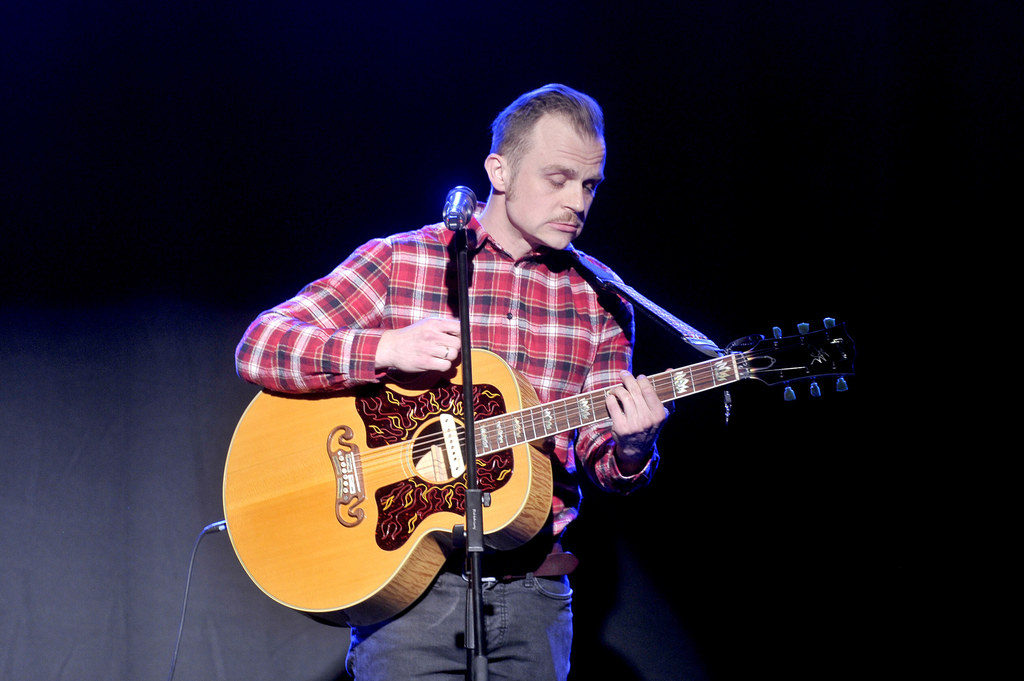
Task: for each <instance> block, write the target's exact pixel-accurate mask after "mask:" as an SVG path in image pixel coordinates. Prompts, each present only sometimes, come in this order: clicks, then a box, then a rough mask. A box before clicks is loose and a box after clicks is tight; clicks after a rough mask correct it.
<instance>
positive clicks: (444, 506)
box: [356, 384, 514, 551]
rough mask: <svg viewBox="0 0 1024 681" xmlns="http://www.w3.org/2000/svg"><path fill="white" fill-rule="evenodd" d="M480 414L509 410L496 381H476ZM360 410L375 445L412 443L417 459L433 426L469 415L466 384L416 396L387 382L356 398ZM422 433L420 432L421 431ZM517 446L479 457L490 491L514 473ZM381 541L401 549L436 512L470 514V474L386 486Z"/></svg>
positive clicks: (381, 493) (480, 477)
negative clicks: (444, 418) (465, 402)
mask: <svg viewBox="0 0 1024 681" xmlns="http://www.w3.org/2000/svg"><path fill="white" fill-rule="evenodd" d="M473 403H474V405H475V410H474V412H473V413H474V418H475V419H484V418H487V417H490V416H498V415H501V414H504V413H505V400H504V398H503V397H502V395H501V392H500V391H499V390H498V389H497V388H495V387H493V386H491V385H474V386H473ZM356 410H357V412H358V413H359V416H360V418H361V419H362V420H363V423H364V425H365V429H366V444H367V446H368V447H370V448H379V447H385V446H388V445H393V444H396V443H399V442H411V443H412V457H413V461H412V464H413V466H414V467H415V464H416V462H417V461H418V460H419V458H420V457H422V456H426V455H428V454H427V451H426V450H427V449H428V447H427V446H426V445H425V444H423V443H418V442H417V438H418V439H421V440H427V439H429V438H430V435H431V434H436V433H437V432H438V431H437V429H436V428H434V429H433V430H432V429H431V427H432V425H436V422H437V421H438V419H439V418H440V416H441V414H451V415H452V416H454V417H456V418H461V417H463V416H464V414H465V411H464V405H463V400H462V387H461V386H457V385H453V384H445V385H440V386H437V387H435V388H433V389H431V390H428V391H425V392H422V393H418V394H415V395H406V394H403V393H399V392H396V391H394V390H392V389H390V388H388V387H387V386H384V387H383V388H382V389H381V390H380V391H379V392H377V393H375V394H373V395H369V396H360V397H359V398H357V399H356ZM417 433H418V436H417ZM513 462H514V458H513V454H512V451H511V450H503V451H499V452H493V453H490V454H487V455H485V456H478V457H477V461H476V466H477V482H478V484H479V486H480V489H481V490H483V491H484V492H493V491H495V490H498V489H500V488H501V487H503V486H504V485H505V484H506V483H507V482H508V480H510V479H511V477H512V473H513V468H514V466H513ZM375 498H376V501H377V508H378V514H377V518H378V519H377V528H376V535H375V536H376V541H377V545H378V546H379V547H380V548H381V549H383V550H385V551H393V550H395V549H398V548H401V547H402V546H403V545H404V544H405V543H406V542H407V541H408V540H409V538H410V537H411V536H412V534H413V532H415V530H416V528H417V527H419V525H420V524H421V523H422V522H423V520H424V519H426V518H428V517H430V516H431V515H433V514H435V513H441V512H448V513H455V514H459V515H463V514H465V510H466V508H465V504H466V476H465V474H463V475H460V476H458V477H456V478H454V479H452V480H447V481H430V480H425V479H424V478H423V477H421V476H410V477H408V478H406V479H404V480H400V481H398V482H395V483H392V484H390V485H386V486H383V487H381V488H379V489H378V490H377V491H376V494H375Z"/></svg>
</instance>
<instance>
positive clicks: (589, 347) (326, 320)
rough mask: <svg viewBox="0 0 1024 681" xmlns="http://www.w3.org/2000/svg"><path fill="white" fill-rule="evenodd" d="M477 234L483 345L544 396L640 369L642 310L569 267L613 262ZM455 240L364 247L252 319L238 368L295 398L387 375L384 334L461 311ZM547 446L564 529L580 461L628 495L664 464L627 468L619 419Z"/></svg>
mask: <svg viewBox="0 0 1024 681" xmlns="http://www.w3.org/2000/svg"><path fill="white" fill-rule="evenodd" d="M470 230H472V231H471V233H470V234H469V237H470V244H474V242H475V244H476V245H475V247H474V248H473V252H472V253H471V265H470V267H471V271H472V283H471V288H470V307H471V310H470V316H471V319H472V324H473V326H472V328H471V335H472V341H473V346H474V347H479V348H486V349H488V350H490V351H492V352H494V353H496V354H497V355H499V356H500V357H502V358H503V359H504V360H505V361H506V362H508V364H509V365H510V366H512V367H513V368H515V369H516V370H518V371H519V372H520V373H522V374H523V375H524V376H525V377H526V378H527V379H528V380H529V381H530V383H531V384H532V385H533V387H534V388H535V389H536V391H537V396H538V397H539V398H540V401H541V402H542V403H544V402H550V401H552V400H557V399H561V398H565V397H570V396H572V395H577V394H580V393H581V392H587V391H590V390H597V389H600V388H604V387H607V386H609V385H614V384H617V383H619V378H618V373H619V371H622V370H627V371H630V370H631V360H632V337H633V316H632V310H631V308H630V307H629V305H628V304H627V303H625V302H623V301H622V300H620V299H619V298H618V297H615V296H602V298H601V300H600V301H599V298H598V294H597V293H596V292H595V291H594V290H593V288H592V287H591V286H590V285H589V284H588V283H586V282H585V281H584V280H583V278H582V277H580V275H579V274H578V273H577V272H576V270H575V269H574V268H573V267H572V266H571V263H572V259H573V258H574V257H577V256H578V257H581V258H588V260H589V261H590V262H592V263H595V264H598V266H600V267H602V268H603V267H604V266H603V265H600V264H599V263H596V261H595V260H593V259H592V258H589V256H586V255H584V254H582V253H581V252H580V251H578V250H575V249H574V248H573V247H572V246H570V247H569V248H568V249H567V250H565V251H547V252H543V253H534V254H531V255H529V256H527V257H525V258H523V259H521V260H519V261H514V260H513V259H512V257H511V256H510V255H509V254H508V253H507V252H505V251H504V250H503V249H502V248H501V247H500V246H499V245H498V244H497V243H495V242H494V241H493V240H492V239H491V238H490V237H489V236H488V235H487V233H486V232H485V231H484V229H483V227H482V226H481V225H480V223H479V222H477V221H476V220H475V219H474V220H472V221H471V224H470ZM452 235H453V232H451V231H449V230H447V229H445V227H444V226H443V225H440V224H438V225H431V226H427V227H423V228H422V229H419V230H417V231H414V232H406V233H402V234H396V235H393V236H390V237H386V238H383V239H375V240H372V241H370V242H368V243H366V244H364V245H363V246H361V247H360V248H358V249H357V250H356V251H355V252H354V253H353V254H352V255H351V256H349V258H348V259H347V260H345V262H343V263H342V264H341V265H339V266H338V267H337V268H335V270H334V271H333V272H331V273H330V274H328V275H327V276H326V277H323V278H322V279H319V280H317V281H315V282H313V283H311V284H309V285H308V286H306V287H305V288H304V289H303V290H302V291H301V292H300V293H299V294H298V295H296V296H295V297H294V298H292V299H291V300H288V301H286V302H284V303H282V304H281V305H278V306H277V307H274V308H272V309H270V310H268V311H266V312H264V313H263V314H261V315H260V316H259V317H258V318H257V319H256V320H255V321H254V322H253V323H252V325H251V326H250V327H249V329H248V330H247V331H246V333H245V335H244V336H243V338H242V341H241V342H240V343H239V345H238V348H237V350H236V354H235V356H236V366H237V368H238V373H239V375H240V376H241V377H242V378H243V379H245V380H247V381H250V382H252V383H255V384H257V385H259V386H262V387H264V388H268V389H271V390H275V391H283V392H292V393H297V392H311V391H323V390H337V389H343V388H347V387H350V386H353V385H357V384H361V383H366V382H372V381H380V380H381V379H383V378H384V375H382V374H381V373H380V372H378V371H377V370H376V368H375V354H376V350H377V344H378V342H379V340H380V336H381V333H382V332H383V331H384V330H386V329H392V328H402V327H404V326H408V325H409V324H412V323H414V322H417V321H419V320H421V319H424V318H426V317H445V318H451V319H454V318H457V316H458V314H457V306H458V298H457V296H455V295H453V293H452V290H453V288H454V287H453V286H452V282H453V281H455V278H456V276H457V275H456V274H455V272H454V268H450V263H452V257H451V252H450V251H449V245H450V242H451V240H452ZM474 237H475V238H474ZM602 302H603V303H604V304H605V305H607V306H608V308H610V310H609V309H606V307H604V306H602ZM546 444H549V445H550V447H548V448H545V449H546V450H547V451H551V452H552V456H553V459H554V461H553V463H554V465H553V470H554V481H555V488H554V498H553V500H552V507H553V511H554V521H555V524H554V530H555V533H556V534H558V533H561V532H562V530H564V529H565V527H566V526H567V525H568V524H569V523H570V522H571V521H572V520H573V519H574V518H575V517H576V516H577V514H578V512H579V503H580V499H581V492H580V488H579V485H578V483H577V481H576V479H575V473H576V461H577V457H578V460H579V461H580V462H582V464H583V466H584V469H585V470H586V472H587V474H588V475H589V476H590V478H591V479H592V480H593V481H594V482H595V483H596V484H597V485H598V486H599V487H601V488H603V489H606V490H609V491H615V492H620V493H627V492H629V491H632V490H633V489H636V488H638V487H641V486H643V485H645V484H646V483H647V482H648V481H649V480H650V476H651V475H652V473H653V472H654V468H655V467H656V465H657V461H658V454H657V451H656V450H655V451H654V452H653V453H652V457H651V461H650V463H648V465H647V467H646V468H645V469H644V470H643V471H641V472H640V473H638V474H637V475H632V476H627V475H623V474H622V473H621V472H620V471H619V469H618V467H617V465H616V463H615V458H614V456H612V450H613V448H614V444H615V443H614V441H613V440H612V434H611V430H610V422H605V423H599V424H596V425H594V426H586V427H583V428H581V429H579V431H578V432H576V433H563V434H560V435H558V436H556V437H554V438H552V442H549V443H546Z"/></svg>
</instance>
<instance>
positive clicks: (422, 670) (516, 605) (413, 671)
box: [347, 572, 572, 681]
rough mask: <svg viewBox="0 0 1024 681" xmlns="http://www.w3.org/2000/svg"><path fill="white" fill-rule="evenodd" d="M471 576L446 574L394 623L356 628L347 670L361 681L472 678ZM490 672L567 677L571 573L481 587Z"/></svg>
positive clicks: (514, 678)
mask: <svg viewBox="0 0 1024 681" xmlns="http://www.w3.org/2000/svg"><path fill="white" fill-rule="evenodd" d="M468 586H469V585H468V583H467V582H466V580H465V579H464V578H463V577H462V576H460V575H456V574H452V573H449V572H442V573H441V575H440V576H439V577H438V579H437V581H436V582H434V584H433V585H432V586H431V588H430V589H428V590H427V593H426V594H425V595H424V596H423V598H421V599H420V600H419V601H417V602H416V604H415V605H413V606H412V607H411V608H410V609H409V610H407V611H406V612H405V613H403V614H402V615H400V616H398V617H396V618H395V619H393V620H388V621H386V622H383V623H381V624H376V625H373V626H370V627H353V628H352V641H351V646H350V648H349V652H348V661H347V666H348V672H349V674H351V675H352V676H353V678H355V679H356V681H413V680H416V681H442V680H444V681H453V680H454V679H466V678H469V677H468V676H467V669H468V661H467V655H466V650H465V647H464V637H465V631H466V596H467V590H468ZM483 603H484V627H485V629H486V632H485V637H486V638H485V643H486V658H487V675H488V678H489V679H494V680H496V681H501V680H507V681H523V680H524V679H529V680H530V681H548V680H549V679H550V680H551V681H564V680H565V678H566V677H567V676H568V674H569V654H570V651H571V648H572V590H571V589H570V588H569V580H568V578H567V577H557V578H539V577H533V576H532V575H528V576H527V577H525V578H523V579H516V580H512V581H509V582H497V583H495V582H485V583H484V586H483Z"/></svg>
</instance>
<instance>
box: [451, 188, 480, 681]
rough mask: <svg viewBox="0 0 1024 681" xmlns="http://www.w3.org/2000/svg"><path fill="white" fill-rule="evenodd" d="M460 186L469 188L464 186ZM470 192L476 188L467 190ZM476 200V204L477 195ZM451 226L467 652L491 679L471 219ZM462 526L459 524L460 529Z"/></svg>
mask: <svg viewBox="0 0 1024 681" xmlns="http://www.w3.org/2000/svg"><path fill="white" fill-rule="evenodd" d="M459 189H465V188H464V187H460V188H459ZM466 191H467V192H468V193H469V195H470V196H472V192H471V191H469V190H466ZM472 203H473V204H474V206H475V203H476V197H473V201H472ZM470 215H472V212H470ZM445 221H446V223H447V224H448V227H449V229H454V231H455V254H456V265H457V268H458V287H459V321H460V323H461V333H462V404H463V412H464V422H465V432H466V461H467V465H466V525H465V527H464V528H463V530H462V532H463V533H464V540H465V549H466V563H467V564H468V566H469V591H468V602H467V605H466V608H467V609H466V641H465V646H466V656H467V661H468V665H469V671H470V678H471V679H473V680H474V681H484V680H485V679H487V654H486V648H485V644H484V609H483V553H484V526H483V509H484V505H485V500H484V494H483V492H482V491H481V490H480V485H479V483H478V482H477V471H476V429H475V426H474V422H473V420H474V414H473V366H472V364H473V363H472V361H471V357H472V348H473V345H472V339H471V336H470V319H469V237H468V234H467V232H468V230H467V229H466V223H468V219H458V220H454V219H453V220H449V219H448V218H447V217H446V220H445ZM457 531H458V528H456V532H457Z"/></svg>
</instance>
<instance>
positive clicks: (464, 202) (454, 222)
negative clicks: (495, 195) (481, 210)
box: [441, 186, 476, 230]
mask: <svg viewBox="0 0 1024 681" xmlns="http://www.w3.org/2000/svg"><path fill="white" fill-rule="evenodd" d="M474 212H476V194H474V193H473V190H472V189H470V188H469V187H462V186H459V187H456V188H455V189H453V190H451V191H450V192H448V198H446V199H445V202H444V211H442V213H441V218H442V219H443V220H444V224H445V226H446V227H447V228H448V229H452V230H455V229H465V227H466V225H468V224H469V221H470V219H471V218H472V217H473V213H474Z"/></svg>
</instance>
